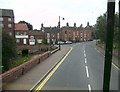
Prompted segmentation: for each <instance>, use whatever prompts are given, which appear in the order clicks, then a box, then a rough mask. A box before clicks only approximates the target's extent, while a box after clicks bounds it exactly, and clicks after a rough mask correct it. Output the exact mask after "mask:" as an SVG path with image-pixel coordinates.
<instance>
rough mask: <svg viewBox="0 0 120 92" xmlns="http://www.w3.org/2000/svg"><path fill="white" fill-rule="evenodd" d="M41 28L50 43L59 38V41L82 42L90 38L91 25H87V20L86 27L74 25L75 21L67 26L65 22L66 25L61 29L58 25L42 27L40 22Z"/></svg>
mask: <svg viewBox="0 0 120 92" xmlns="http://www.w3.org/2000/svg"><path fill="white" fill-rule="evenodd" d="M41 30H42V32H44V34H45V39H47V40H48V42H50V43H51V42H55V41H58V40H59V39H60V40H61V41H72V42H83V41H89V40H92V30H93V27H92V26H90V25H89V22H88V23H87V26H86V27H82V25H81V26H80V27H76V23H74V26H69V23H66V26H64V27H62V28H61V29H60V28H58V27H44V26H43V24H41ZM49 40H50V41H49Z"/></svg>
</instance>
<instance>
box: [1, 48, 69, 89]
mask: <svg viewBox="0 0 120 92" xmlns="http://www.w3.org/2000/svg"><path fill="white" fill-rule="evenodd" d="M69 49H70V47H62V46H61V50H60V51H57V52H56V53H54V54H52V55H51V56H50V57H48V58H47V59H45V60H44V61H43V62H41V63H40V64H38V65H36V66H35V67H33V68H32V69H31V70H30V71H28V72H27V73H25V74H24V75H23V76H21V77H20V78H18V79H17V80H14V81H13V82H11V83H8V84H7V85H6V86H5V87H4V88H3V90H9V91H10V90H11V91H14V90H15V91H17V90H30V89H31V88H32V87H33V86H34V85H35V84H36V83H37V82H38V81H39V80H40V79H41V78H42V77H43V76H44V75H45V74H46V73H47V72H48V71H49V70H50V69H51V68H52V67H53V66H54V65H55V64H56V63H57V62H59V61H60V59H62V57H63V56H64V55H65V54H66V53H67V52H68V51H69Z"/></svg>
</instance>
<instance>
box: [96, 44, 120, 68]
mask: <svg viewBox="0 0 120 92" xmlns="http://www.w3.org/2000/svg"><path fill="white" fill-rule="evenodd" d="M96 49H97V50H98V51H100V53H102V54H103V55H104V56H105V50H104V49H103V48H102V47H100V46H99V45H96ZM117 55H118V53H117V52H116V53H115V52H113V56H112V62H113V64H114V65H116V66H117V67H118V68H119V69H120V61H119V59H118V57H117Z"/></svg>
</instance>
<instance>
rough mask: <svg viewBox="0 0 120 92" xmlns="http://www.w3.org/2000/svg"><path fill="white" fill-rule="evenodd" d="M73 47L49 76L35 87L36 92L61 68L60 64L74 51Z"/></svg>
mask: <svg viewBox="0 0 120 92" xmlns="http://www.w3.org/2000/svg"><path fill="white" fill-rule="evenodd" d="M72 49H73V48H72V47H71V48H70V50H69V51H68V53H67V54H66V55H65V56H64V57H63V59H62V60H61V61H60V62H59V63H58V64H57V65H56V66H55V68H54V69H53V70H52V71H51V72H50V73H49V74H48V76H47V77H46V78H45V79H44V80H43V81H42V83H41V84H40V85H39V86H38V87H37V88H36V89H35V92H39V91H40V90H41V89H42V88H43V86H44V85H45V84H46V83H47V81H48V80H49V79H50V78H51V76H52V75H53V74H54V72H55V71H56V70H57V69H58V68H59V66H60V65H61V64H62V63H63V62H64V60H65V59H66V58H67V56H68V55H69V54H70V52H71V51H72Z"/></svg>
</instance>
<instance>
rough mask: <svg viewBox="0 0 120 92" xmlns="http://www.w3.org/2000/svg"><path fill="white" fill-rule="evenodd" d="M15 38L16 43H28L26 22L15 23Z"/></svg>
mask: <svg viewBox="0 0 120 92" xmlns="http://www.w3.org/2000/svg"><path fill="white" fill-rule="evenodd" d="M15 38H16V43H17V44H18V45H28V44H29V36H28V27H27V25H26V24H24V23H20V24H17V23H16V24H15Z"/></svg>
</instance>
